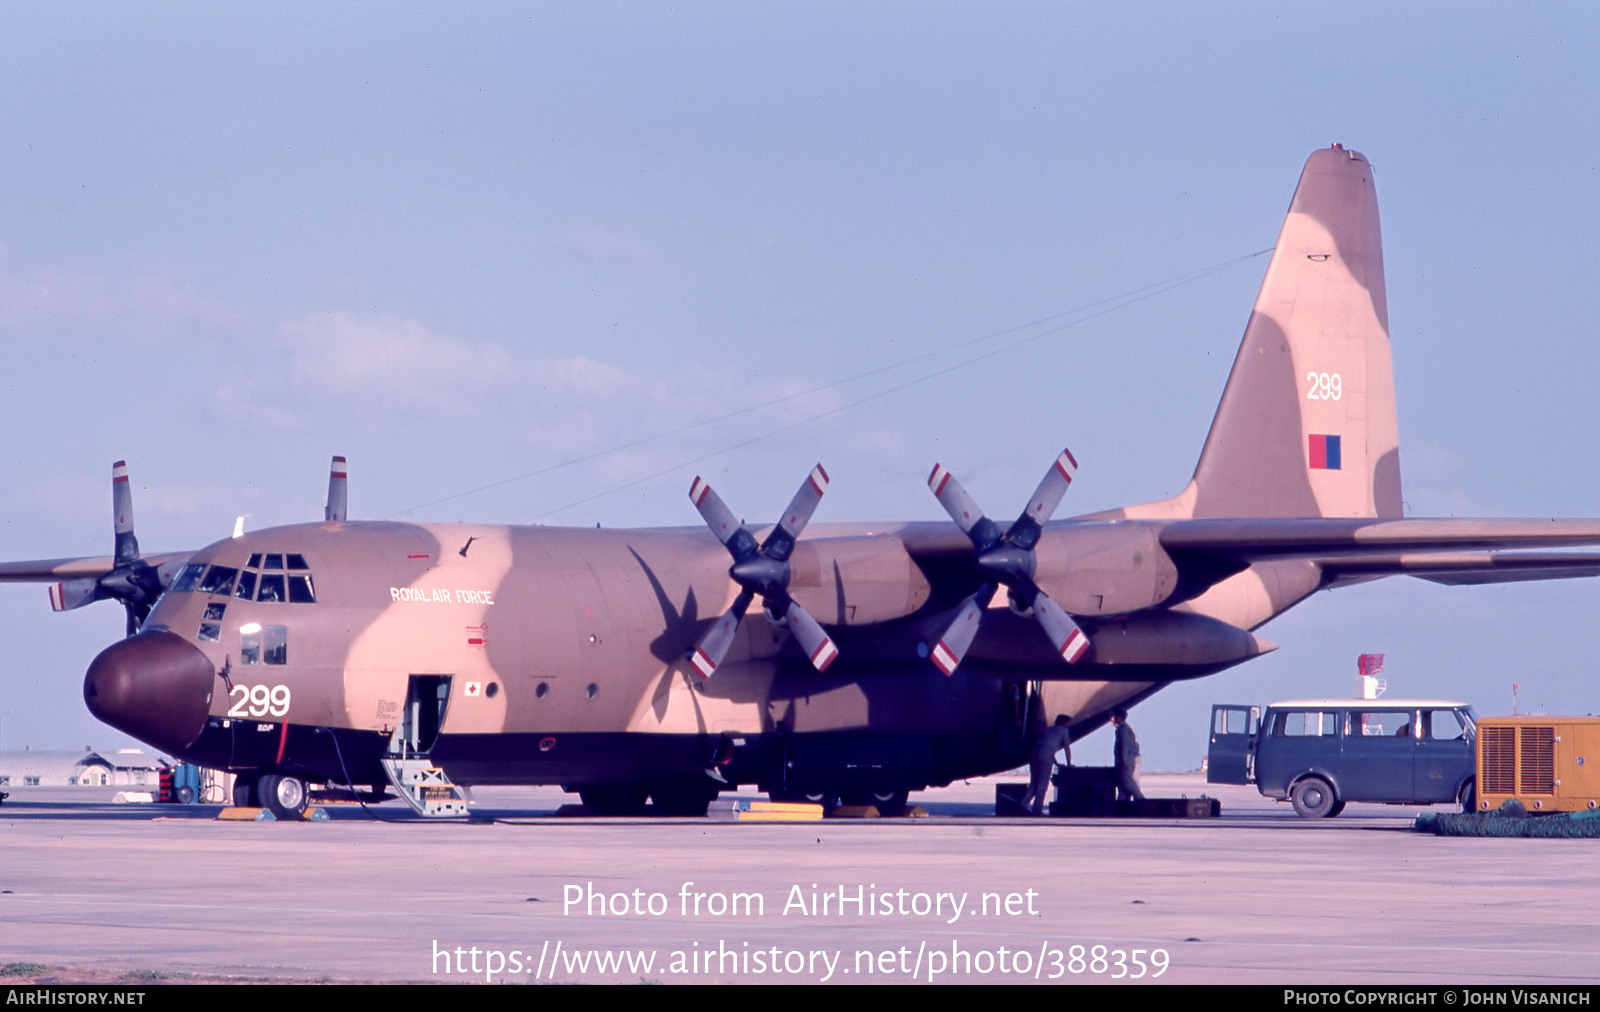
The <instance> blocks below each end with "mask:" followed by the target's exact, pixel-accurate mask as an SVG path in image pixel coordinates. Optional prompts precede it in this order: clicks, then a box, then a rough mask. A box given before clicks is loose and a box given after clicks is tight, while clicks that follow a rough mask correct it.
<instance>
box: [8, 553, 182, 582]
mask: <svg viewBox="0 0 1600 1012" xmlns="http://www.w3.org/2000/svg"><path fill="white" fill-rule="evenodd" d="M193 554H194V553H193V552H166V553H163V554H160V555H146V556H144V561H146V562H148V563H149V564H150V565H151V566H154V567H156V568H158V569H159V568H160V567H162V566H165V565H168V564H170V563H174V562H182V561H183V560H184V559H187V558H188V557H189V556H191V555H193ZM116 565H117V561H116V560H115V559H113V558H112V557H111V556H109V555H90V556H84V557H82V558H76V559H34V560H32V561H28V562H0V583H55V582H57V581H59V580H79V579H93V578H97V577H101V576H104V575H106V574H107V573H109V572H111V570H112V569H114V568H116Z"/></svg>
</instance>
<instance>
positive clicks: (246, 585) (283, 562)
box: [221, 552, 317, 604]
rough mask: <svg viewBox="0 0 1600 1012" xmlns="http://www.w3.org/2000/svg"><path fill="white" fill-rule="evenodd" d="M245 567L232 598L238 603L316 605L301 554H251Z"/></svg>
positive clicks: (304, 559) (310, 579)
mask: <svg viewBox="0 0 1600 1012" xmlns="http://www.w3.org/2000/svg"><path fill="white" fill-rule="evenodd" d="M247 565H248V568H246V569H245V570H244V571H243V572H242V573H240V574H239V583H238V586H236V587H235V588H234V590H233V596H234V597H236V598H238V599H239V600H241V601H256V602H265V603H269V604H282V603H285V602H287V603H290V604H316V603H317V593H316V587H315V582H314V581H313V579H312V575H311V573H310V572H309V570H310V569H311V567H310V566H309V565H307V564H306V557H305V556H304V555H302V554H301V553H299V552H254V553H252V554H251V555H250V559H249V562H248V564H247ZM262 570H264V572H263V571H262ZM286 570H287V572H285V571H286ZM221 593H226V591H221Z"/></svg>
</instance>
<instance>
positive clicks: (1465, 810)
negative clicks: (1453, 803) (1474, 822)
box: [1456, 779, 1478, 815]
mask: <svg viewBox="0 0 1600 1012" xmlns="http://www.w3.org/2000/svg"><path fill="white" fill-rule="evenodd" d="M1456 800H1457V801H1459V802H1461V814H1462V815H1471V814H1472V813H1473V812H1476V811H1477V810H1478V782H1477V781H1476V780H1472V779H1468V780H1467V782H1466V783H1464V784H1462V785H1461V793H1460V794H1457V795H1456Z"/></svg>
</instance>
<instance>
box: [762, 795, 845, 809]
mask: <svg viewBox="0 0 1600 1012" xmlns="http://www.w3.org/2000/svg"><path fill="white" fill-rule="evenodd" d="M767 797H769V798H771V799H772V800H773V801H781V802H784V803H786V804H791V805H821V806H822V811H823V812H824V813H827V812H831V811H833V810H834V809H835V808H838V807H839V796H838V795H837V794H826V793H820V792H819V793H817V794H796V793H793V792H790V791H768V792H767Z"/></svg>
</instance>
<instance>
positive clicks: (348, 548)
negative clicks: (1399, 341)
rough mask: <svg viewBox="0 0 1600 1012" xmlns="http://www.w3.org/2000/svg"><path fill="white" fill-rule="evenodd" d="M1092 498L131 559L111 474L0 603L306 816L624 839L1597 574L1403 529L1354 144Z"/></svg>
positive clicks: (415, 531)
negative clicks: (1182, 466)
mask: <svg viewBox="0 0 1600 1012" xmlns="http://www.w3.org/2000/svg"><path fill="white" fill-rule="evenodd" d="M950 463H958V464H959V463H961V462H950ZM1076 468H1077V461H1076V458H1075V457H1074V456H1073V454H1071V453H1070V452H1063V453H1062V454H1061V455H1060V456H1059V457H1058V458H1057V460H1056V461H1055V462H1054V463H1052V464H1051V465H1050V467H1049V469H1048V471H1047V473H1046V476H1045V479H1044V481H1043V482H1042V483H1041V484H1040V486H1039V488H1038V490H1037V491H1036V492H1035V493H1034V496H1033V498H1032V500H1031V501H1029V503H1028V505H1027V507H1026V508H1025V509H1024V510H1023V512H1022V513H1021V515H1020V516H1019V517H1018V518H1017V519H1016V520H1015V521H1014V522H1012V523H1011V524H1009V525H1007V526H1005V527H1004V528H1003V529H1002V527H1001V526H1000V525H998V524H996V523H995V521H994V520H992V519H990V518H989V517H987V516H986V515H985V514H984V513H983V511H982V510H981V509H980V508H979V506H978V505H977V503H976V502H974V501H973V499H972V498H971V497H970V496H969V495H968V494H967V493H966V492H965V490H963V489H962V488H961V486H960V484H959V483H958V482H957V481H956V480H955V479H954V478H953V477H951V475H950V473H949V472H948V471H947V470H945V469H944V467H942V466H937V465H936V466H934V468H933V472H932V475H931V476H930V479H929V486H930V488H931V490H932V492H933V493H934V494H935V495H936V496H937V497H938V500H939V502H940V504H941V505H943V506H944V508H945V509H946V511H947V512H948V513H949V514H950V517H951V519H952V520H954V524H948V523H891V524H859V525H839V526H826V527H825V526H822V525H818V526H817V527H813V528H809V529H807V521H808V520H809V519H810V518H811V515H812V512H813V511H814V510H815V508H816V507H817V505H818V503H819V501H820V500H821V498H822V496H823V493H824V492H825V490H826V488H827V474H826V472H825V471H824V470H823V468H822V467H821V466H818V467H817V468H816V469H815V470H814V471H812V473H811V474H810V475H809V476H808V477H807V478H806V479H805V481H804V483H803V484H802V485H801V488H800V491H799V493H797V494H796V496H795V498H794V501H793V502H792V503H790V505H789V508H788V509H787V510H786V511H785V513H784V514H783V515H782V518H781V520H780V522H779V523H777V524H776V525H774V526H772V527H770V528H756V529H752V528H751V527H747V526H745V525H744V524H742V523H741V522H740V521H738V520H737V519H736V514H735V513H734V512H732V511H731V510H730V509H729V508H728V507H727V506H726V505H724V504H723V502H722V500H721V499H720V498H719V497H718V496H717V495H716V493H715V492H713V491H712V490H711V489H710V487H709V486H708V485H707V484H706V483H705V482H704V481H702V480H699V479H696V481H695V482H694V484H693V486H692V487H691V489H690V499H691V501H692V503H693V504H694V506H695V507H696V508H697V509H698V510H699V512H700V514H701V517H702V518H703V519H704V520H705V521H706V523H707V525H708V526H709V527H710V529H711V534H712V535H713V536H707V533H706V531H705V530H704V529H701V528H699V527H680V528H664V529H654V530H598V529H593V530H591V529H561V528H552V527H508V526H494V525H471V524H418V523H376V522H364V521H353V520H350V519H348V518H347V517H346V515H345V509H346V507H345V503H346V496H345V482H346V479H345V471H344V460H343V459H342V458H334V468H333V473H332V476H331V477H330V481H329V497H328V506H327V511H326V514H325V517H324V520H323V522H322V523H309V524H301V525H295V526H288V527H276V528H271V529H267V530H260V531H254V532H251V533H248V534H240V535H239V536H236V537H233V538H229V539H227V540H224V541H220V542H218V543H216V544H214V545H210V546H209V547H206V548H202V549H200V550H199V551H197V552H192V553H182V554H176V555H162V556H152V557H142V556H141V555H140V552H139V547H138V542H137V540H136V539H135V537H134V531H133V517H132V502H131V498H130V495H129V492H128V484H127V472H126V469H125V468H124V467H123V465H122V464H120V463H119V464H117V465H116V466H115V467H114V468H113V471H112V490H113V504H114V511H115V517H116V542H115V554H114V555H113V556H112V557H110V558H96V559H65V560H51V561H43V562H20V563H9V564H5V565H3V566H0V579H4V580H31V581H38V582H48V583H53V584H55V586H53V587H52V588H51V591H50V594H51V602H52V604H53V606H54V607H55V608H57V609H58V610H62V609H68V608H76V607H79V606H81V605H84V604H87V603H89V602H91V601H96V600H104V599H111V600H116V601H120V602H121V603H122V604H123V606H124V608H126V609H127V613H128V634H129V635H128V638H127V639H124V640H123V641H121V642H119V643H116V644H114V645H112V646H111V647H109V648H107V649H106V650H105V651H104V652H102V653H101V654H100V655H99V656H98V657H96V658H95V660H94V661H93V662H92V663H91V665H90V667H89V670H88V673H87V674H86V676H85V678H84V686H83V692H84V698H85V701H86V702H87V704H88V706H89V709H90V710H91V711H92V712H93V713H94V714H95V716H97V717H98V718H99V719H101V720H103V721H105V722H106V723H108V724H110V725H111V726H113V727H116V728H118V729H120V730H123V731H125V732H127V733H129V734H131V735H133V736H134V737H136V738H139V739H141V740H142V741H145V742H148V743H149V744H150V745H152V746H154V747H156V748H158V749H161V750H163V751H165V752H168V753H170V754H172V755H174V756H178V757H181V758H183V759H185V760H188V761H191V762H194V763H198V764H201V765H204V766H208V767H214V768H218V769H227V770H232V771H235V772H236V773H237V774H238V783H239V788H238V792H237V796H238V800H240V801H241V802H243V803H248V802H250V801H252V800H259V802H260V803H262V804H265V805H266V806H267V807H269V808H271V809H273V810H274V811H275V812H276V813H277V814H279V815H280V816H289V815H294V814H296V813H298V812H299V811H301V810H302V809H303V808H304V805H305V800H306V784H307V782H308V781H313V780H317V781H323V780H325V781H332V782H338V783H343V784H349V785H351V786H357V787H365V786H368V785H370V786H371V787H372V789H373V790H374V791H375V792H380V793H381V792H382V791H383V790H384V788H385V785H386V784H388V785H392V786H393V787H394V788H395V789H396V790H398V791H399V792H400V793H401V795H402V796H403V797H405V798H406V799H407V801H408V802H410V803H411V804H412V806H413V807H414V808H416V809H417V810H418V811H420V812H423V813H424V814H460V813H461V812H463V811H465V806H464V800H465V793H464V792H463V790H462V788H470V785H473V784H503V783H532V784H561V785H565V786H567V787H568V788H570V789H574V790H576V791H577V792H578V793H579V795H580V796H581V797H582V799H583V802H584V804H585V805H586V806H589V807H590V808H591V809H594V810H598V811H602V812H615V813H625V812H634V811H639V810H642V809H643V808H644V807H645V805H646V803H647V800H649V801H653V803H654V806H655V808H656V809H657V810H659V811H664V812H676V813H695V812H701V813H703V812H704V811H705V808H706V805H707V803H708V801H709V800H710V799H712V798H714V797H715V796H716V794H717V792H718V791H720V790H724V789H728V788H730V787H732V786H734V785H739V784H754V785H757V786H759V788H760V789H762V790H765V791H767V792H770V793H771V794H773V795H774V796H778V797H792V796H819V797H823V798H844V799H847V800H860V801H867V800H872V801H875V802H877V803H879V804H880V805H881V806H883V807H887V808H890V809H893V808H895V807H897V806H899V805H903V804H904V801H905V798H906V794H907V792H908V791H911V790H917V789H921V788H924V787H927V786H930V785H942V784H946V783H948V782H950V781H951V780H954V779H957V778H961V777H968V776H974V775H979V774H984V773H989V772H993V771H996V770H1001V769H1006V768H1009V767H1012V766H1016V765H1018V764H1019V763H1020V762H1021V761H1023V759H1024V758H1025V742H1026V740H1027V739H1028V737H1029V735H1030V734H1031V733H1032V732H1033V731H1035V730H1036V729H1038V728H1040V727H1042V726H1043V725H1044V724H1045V723H1046V722H1047V721H1048V720H1049V719H1050V718H1052V717H1053V716H1054V715H1055V714H1058V713H1068V714H1071V715H1072V721H1073V732H1074V734H1075V735H1082V734H1084V733H1087V732H1088V731H1090V730H1092V729H1094V728H1095V727H1097V726H1099V724H1101V723H1102V722H1103V721H1104V719H1105V715H1106V714H1107V713H1108V712H1109V711H1110V710H1111V709H1112V708H1113V707H1116V706H1119V705H1120V706H1126V705H1129V704H1130V703H1134V702H1137V701H1139V700H1141V699H1144V698H1146V697H1147V696H1149V695H1150V694H1151V693H1153V692H1156V691H1157V690H1159V689H1160V688H1161V687H1163V686H1164V685H1166V684H1168V683H1170V682H1172V681H1173V680H1176V679H1184V678H1194V677H1197V676H1201V675H1206V674H1210V673H1212V672H1216V671H1221V670H1223V669H1225V668H1228V667H1230V666H1232V665H1235V664H1239V663H1240V662H1242V661H1246V660H1249V659H1250V658H1252V657H1255V656H1257V655H1260V654H1262V653H1265V652H1267V651H1270V650H1273V649H1275V648H1274V646H1273V644H1271V643H1269V642H1267V641H1265V640H1263V639H1261V638H1260V637H1258V636H1256V635H1255V634H1254V633H1253V632H1252V631H1251V630H1253V629H1256V628H1258V627H1259V626H1261V625H1262V624H1263V623H1265V622H1266V621H1267V620H1269V619H1271V618H1272V617H1273V616H1275V615H1278V614H1279V613H1281V612H1283V611H1284V610H1285V609H1287V608H1289V607H1291V606H1293V605H1294V604H1296V603H1297V602H1299V601H1300V600H1302V599H1303V598H1305V597H1307V596H1308V595H1310V594H1311V593H1312V592H1313V591H1316V590H1318V589H1322V588H1327V587H1333V586H1341V585H1345V584H1350V583H1357V582H1362V581H1365V580H1370V579H1375V578H1378V577H1383V576H1390V575H1395V574H1408V575H1412V576H1419V577H1422V578H1424V579H1429V580H1434V581H1436V582H1440V583H1448V584H1471V583H1493V582H1502V581H1512V580H1538V579H1554V578H1561V577H1572V576H1595V575H1600V552H1596V551H1588V552H1571V551H1568V552H1552V551H1550V550H1551V549H1554V548H1574V547H1580V546H1586V545H1587V546H1596V545H1600V521H1596V520H1586V519H1579V520H1548V519H1546V520H1475V519H1405V518H1403V517H1402V513H1401V496H1400V460H1399V438H1398V433H1397V431H1396V424H1395V405H1394V390H1393V381H1392V377H1391V365H1390V350H1389V333H1388V310H1387V305H1386V301H1385V293H1384V278H1383V253H1382V249H1381V243H1380V234H1379V227H1378V208H1377V202H1376V191H1375V190H1374V187H1373V180H1372V170H1371V167H1370V166H1369V164H1368V162H1367V160H1366V159H1365V158H1364V157H1363V156H1361V155H1360V154H1358V153H1356V152H1354V151H1349V150H1345V149H1343V148H1341V147H1339V146H1338V145H1335V146H1334V147H1332V148H1330V149H1327V150H1322V151H1318V152H1316V153H1314V154H1313V155H1312V156H1311V158H1310V159H1309V161H1307V163H1306V167H1305V170H1304V172H1303V173H1302V175H1301V177H1300V183H1299V186H1298V188H1297V189H1296V191H1295V194H1294V198H1293V201H1292V203H1291V204H1290V207H1289V212H1288V217H1287V219H1286V220H1285V222H1284V225H1283V230H1282V233H1281V234H1280V236H1279V238H1278V243H1277V246H1276V248H1275V251H1274V253H1273V256H1272V260H1271V263H1270V266H1269V267H1268V268H1267V273H1266V278H1265V280H1264V281H1263V283H1262V286H1261V292H1260V295H1259V297H1258V298H1257V301H1256V304H1255V310H1254V312H1253V313H1252V314H1251V316H1250V320H1249V323H1248V325H1247V326H1246V328H1245V332H1244V339H1243V342H1242V343H1241V344H1240V347H1239V352H1238V357H1237V358H1236V359H1235V361H1234V365H1233V371H1232V373H1231V375H1230V376H1229V378H1228V382H1227V386H1226V388H1225V389H1224V391H1223V394H1222V401H1221V404H1220V406H1219V407H1218V409H1217V414H1216V417H1215V420H1214V421H1213V422H1212V426H1211V432H1210V435H1209V436H1208V437H1207V439H1206V442H1205V447H1204V450H1203V451H1202V453H1201V456H1200V461H1199V464H1198V466H1197V467H1196V469H1195V472H1194V477H1193V480H1192V481H1190V482H1189V484H1188V486H1187V487H1186V488H1185V489H1184V490H1183V491H1182V492H1181V493H1179V494H1178V495H1177V496H1175V497H1173V498H1171V499H1167V500H1163V501H1160V502H1153V503H1146V504H1144V505H1139V506H1130V507H1127V508H1125V509H1121V510H1115V511H1111V512H1107V513H1100V514H1094V515H1089V516H1081V517H1077V518H1074V519H1070V520H1059V521H1056V520H1052V519H1051V515H1052V514H1053V512H1054V511H1055V509H1056V507H1057V504H1058V503H1059V502H1060V501H1061V499H1062V497H1063V495H1064V494H1065V493H1066V491H1067V489H1068V485H1069V484H1070V482H1071V480H1072V476H1073V473H1074V472H1075V471H1076ZM802 535H804V536H802ZM730 556H731V557H732V565H731V567H730V565H729V557H730ZM1002 588H1004V590H1005V594H1004V595H1003V596H1002V595H1000V593H999V591H1000V590H1001V589H1002ZM757 597H760V598H761V602H762V606H761V607H760V608H757V609H755V610H753V611H752V610H751V608H750V606H751V605H752V604H753V603H754V602H755V599H756V598H757Z"/></svg>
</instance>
